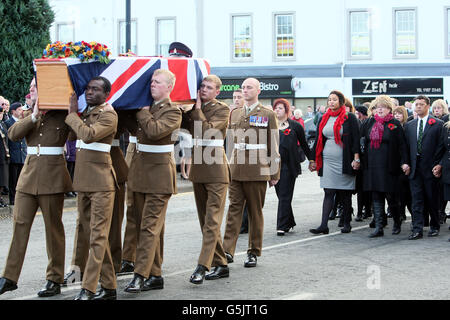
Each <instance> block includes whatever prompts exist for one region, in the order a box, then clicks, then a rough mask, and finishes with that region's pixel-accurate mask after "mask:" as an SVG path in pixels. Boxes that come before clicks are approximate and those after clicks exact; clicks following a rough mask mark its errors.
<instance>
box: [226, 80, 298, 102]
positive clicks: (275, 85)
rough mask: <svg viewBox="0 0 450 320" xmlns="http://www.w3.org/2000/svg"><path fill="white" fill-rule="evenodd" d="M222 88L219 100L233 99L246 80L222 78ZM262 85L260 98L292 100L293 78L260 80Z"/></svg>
mask: <svg viewBox="0 0 450 320" xmlns="http://www.w3.org/2000/svg"><path fill="white" fill-rule="evenodd" d="M221 80H222V88H221V90H220V95H219V96H218V97H217V98H218V99H232V98H233V92H234V91H235V90H237V89H241V86H242V83H243V82H244V80H245V78H234V79H231V78H221ZM258 80H259V81H260V83H261V94H260V95H259V98H292V97H293V96H294V92H293V91H292V86H291V83H292V78H258Z"/></svg>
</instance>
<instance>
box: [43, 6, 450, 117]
mask: <svg viewBox="0 0 450 320" xmlns="http://www.w3.org/2000/svg"><path fill="white" fill-rule="evenodd" d="M50 4H51V5H52V7H53V9H54V11H55V14H56V18H55V23H54V25H53V26H52V29H51V36H52V39H53V40H61V41H73V40H75V41H78V40H84V41H98V42H101V43H104V44H107V45H108V46H109V47H111V48H113V53H114V55H117V54H118V53H119V52H123V51H124V50H125V23H124V20H125V0H96V1H92V0H90V1H87V0H77V1H69V0H50ZM131 12H132V51H133V52H135V53H137V54H138V55H141V56H153V55H167V49H168V45H169V44H170V43H171V42H173V41H180V42H183V43H185V44H187V45H188V46H189V47H190V48H191V49H192V50H193V52H194V55H195V56H197V57H204V58H207V59H208V60H209V61H210V63H211V66H212V67H213V70H212V72H213V73H215V74H217V75H219V76H220V77H221V78H222V79H223V80H224V84H225V86H224V91H223V94H222V97H223V98H224V99H225V98H228V97H230V93H231V91H227V90H232V89H233V88H235V87H236V86H237V85H239V84H240V83H241V82H242V80H243V79H244V78H245V77H248V76H254V77H257V78H260V79H261V80H262V82H263V83H264V89H265V90H264V91H263V94H262V96H261V100H263V103H266V104H269V103H271V102H272V101H273V99H274V98H277V97H280V96H283V97H287V98H288V99H290V100H291V101H292V102H294V103H295V105H296V106H297V107H301V108H303V109H305V108H306V106H308V105H312V106H314V105H318V104H324V103H325V101H326V97H327V96H328V94H329V92H330V91H331V90H333V89H337V90H341V91H342V92H343V93H344V94H345V95H346V96H348V97H350V98H352V99H353V101H354V103H356V104H359V103H362V102H364V101H368V100H371V99H372V97H373V96H374V95H377V94H380V93H387V94H389V95H391V96H393V97H397V98H398V99H399V100H400V102H401V103H403V102H404V101H407V100H411V99H412V98H413V97H414V96H417V95H418V94H426V95H428V96H430V97H431V98H432V99H437V98H442V97H444V98H445V99H447V100H448V101H450V2H449V1H448V0H432V1H426V2H424V1H421V0H378V1H373V0H371V1H370V0H317V1H307V0H295V1H294V0H278V1H268V0H247V1H237V0H228V1H218V0H183V1H181V0H172V1H168V2H164V1H158V2H156V1H148V0H131Z"/></svg>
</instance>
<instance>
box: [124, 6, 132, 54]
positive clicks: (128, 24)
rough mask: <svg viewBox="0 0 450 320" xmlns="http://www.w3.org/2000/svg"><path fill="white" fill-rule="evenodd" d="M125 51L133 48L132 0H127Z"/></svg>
mask: <svg viewBox="0 0 450 320" xmlns="http://www.w3.org/2000/svg"><path fill="white" fill-rule="evenodd" d="M125 19H126V23H125V25H126V27H125V29H126V30H125V46H126V48H125V52H128V51H130V50H131V0H126V18H125Z"/></svg>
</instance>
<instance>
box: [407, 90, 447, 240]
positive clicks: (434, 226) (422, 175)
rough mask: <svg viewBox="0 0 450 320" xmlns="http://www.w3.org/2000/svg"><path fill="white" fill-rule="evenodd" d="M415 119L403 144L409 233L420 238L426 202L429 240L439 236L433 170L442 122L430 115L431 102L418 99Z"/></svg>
mask: <svg viewBox="0 0 450 320" xmlns="http://www.w3.org/2000/svg"><path fill="white" fill-rule="evenodd" d="M415 105H416V108H415V111H416V113H417V119H414V120H412V121H410V122H408V123H407V124H405V135H406V141H407V144H408V148H409V153H410V159H411V173H410V176H409V179H410V187H411V195H412V210H413V212H412V233H411V235H410V236H409V240H417V239H420V238H422V237H423V227H424V216H423V212H424V210H425V203H427V206H428V210H429V212H430V216H431V221H430V231H429V233H428V236H429V237H436V236H438V235H439V229H440V224H439V213H438V203H439V202H438V194H439V189H438V179H437V178H435V177H434V175H433V170H434V169H435V167H436V166H437V165H438V164H439V160H440V159H441V158H442V154H443V152H444V145H443V143H442V141H441V139H439V138H440V135H441V131H442V126H443V122H442V121H441V120H439V119H437V118H435V117H433V116H431V115H430V114H429V109H430V99H429V98H428V97H426V96H418V97H417V98H416V99H415Z"/></svg>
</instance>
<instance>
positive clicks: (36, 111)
mask: <svg viewBox="0 0 450 320" xmlns="http://www.w3.org/2000/svg"><path fill="white" fill-rule="evenodd" d="M40 116H41V111H40V110H39V98H36V102H35V103H34V106H33V117H34V118H35V119H37V118H39V117H40Z"/></svg>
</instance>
